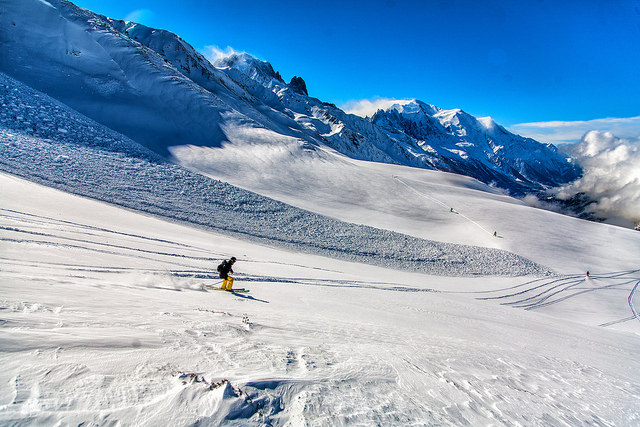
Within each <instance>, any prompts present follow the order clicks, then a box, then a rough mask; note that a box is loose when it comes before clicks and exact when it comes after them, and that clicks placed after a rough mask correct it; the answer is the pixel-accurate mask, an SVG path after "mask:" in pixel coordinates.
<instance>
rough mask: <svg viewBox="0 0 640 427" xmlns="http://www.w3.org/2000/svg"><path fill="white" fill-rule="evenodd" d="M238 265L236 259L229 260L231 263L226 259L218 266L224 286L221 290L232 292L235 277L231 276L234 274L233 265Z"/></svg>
mask: <svg viewBox="0 0 640 427" xmlns="http://www.w3.org/2000/svg"><path fill="white" fill-rule="evenodd" d="M235 263H236V257H233V256H232V257H231V258H229V261H227V260H226V259H225V260H224V261H222V263H221V264H220V265H219V266H218V272H220V278H221V279H222V286H220V289H223V290H226V291H230V290H231V288H232V287H233V277H231V276H230V273H233V268H232V267H233V264H235Z"/></svg>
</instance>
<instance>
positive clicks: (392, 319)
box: [0, 208, 640, 425]
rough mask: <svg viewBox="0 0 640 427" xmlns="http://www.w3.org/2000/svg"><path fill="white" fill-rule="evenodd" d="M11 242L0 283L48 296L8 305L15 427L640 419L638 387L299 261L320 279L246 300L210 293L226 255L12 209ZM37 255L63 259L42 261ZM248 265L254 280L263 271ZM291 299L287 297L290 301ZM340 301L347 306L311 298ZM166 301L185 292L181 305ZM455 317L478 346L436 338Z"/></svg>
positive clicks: (568, 284)
mask: <svg viewBox="0 0 640 427" xmlns="http://www.w3.org/2000/svg"><path fill="white" fill-rule="evenodd" d="M16 235H17V236H20V237H16ZM12 236H13V237H12ZM0 238H1V239H2V240H0V241H1V242H2V243H3V247H4V248H5V249H7V250H6V251H5V254H4V255H3V259H2V266H1V267H0V280H2V282H3V283H5V284H7V285H10V286H11V287H12V289H14V290H13V291H9V293H8V295H11V294H12V293H13V294H17V293H19V292H21V291H20V289H24V290H25V291H26V292H27V295H28V292H29V289H31V288H33V289H47V288H50V289H52V290H54V291H53V292H48V293H47V295H49V296H48V297H47V298H46V299H44V300H43V299H42V297H39V296H38V295H39V293H37V292H39V291H35V292H36V293H32V294H31V297H30V298H29V297H27V298H24V299H21V300H16V299H9V298H7V295H6V294H5V296H4V298H5V299H3V300H0V313H1V314H2V319H3V323H2V324H1V329H0V342H2V348H3V352H4V354H5V355H6V357H3V363H4V364H5V366H6V369H7V370H6V372H12V376H11V377H7V376H6V375H5V376H0V380H2V381H0V383H1V384H3V385H1V386H0V392H1V393H0V395H2V396H5V397H3V398H2V399H0V421H1V422H3V423H8V424H11V423H17V422H21V423H35V424H38V423H47V422H48V421H50V420H58V421H61V422H62V423H69V424H74V423H75V424H79V423H82V422H87V421H90V422H93V423H95V424H111V423H116V422H118V421H121V420H123V419H126V420H127V422H128V423H131V424H137V425H157V424H159V423H160V424H163V423H164V424H166V423H170V424H172V425H191V424H194V423H201V424H212V425H219V424H231V425H233V424H242V425H285V424H287V423H289V424H293V425H305V424H312V425H335V424H338V425H341V424H365V425H405V424H415V423H420V424H428V425H477V424H496V425H514V424H522V425H525V424H531V423H532V422H533V424H538V425H541V424H544V425H563V424H569V425H582V424H591V425H613V424H618V425H625V423H626V422H628V423H629V425H631V424H633V422H634V420H635V421H637V420H638V419H640V418H638V417H639V416H640V415H639V414H638V413H637V411H633V410H632V409H630V408H633V407H634V404H636V403H637V402H638V401H640V389H638V386H637V384H634V383H632V382H629V381H626V380H624V379H620V378H616V377H612V376H611V375H610V374H607V373H606V372H604V371H602V370H601V369H600V368H598V367H594V366H591V365H589V364H586V363H584V362H580V361H579V360H576V359H565V358H563V357H562V356H560V355H558V356H554V355H552V354H545V353H540V352H532V353H531V354H523V353H522V352H521V350H518V349H514V348H512V347H510V346H505V345H500V344H499V343H497V342H496V343H493V344H491V345H488V346H486V348H483V351H482V352H479V351H478V350H477V349H476V348H475V347H474V346H470V345H469V342H470V341H469V340H472V338H471V336H473V335H475V334H477V333H479V332H480V331H482V330H483V328H482V327H479V328H477V329H476V327H475V326H474V325H476V324H477V322H476V321H475V320H474V318H473V316H471V317H466V315H465V314H464V311H463V310H464V306H461V307H460V308H458V309H453V310H452V311H451V312H449V313H445V312H443V311H441V310H442V309H441V308H438V309H436V308H435V307H433V308H432V309H431V310H429V311H426V310H425V308H424V305H423V303H414V302H412V301H414V300H413V299H412V298H409V299H407V298H406V297H410V296H419V295H427V294H425V293H428V295H430V296H435V295H438V294H441V295H446V293H445V292H442V291H435V290H433V289H431V288H426V287H424V288H419V287H415V286H409V285H404V286H401V285H398V284H393V283H386V282H385V281H371V280H361V281H359V280H353V279H328V278H327V279H323V278H322V275H323V274H327V275H331V274H335V273H336V272H335V271H332V270H331V269H317V268H316V267H315V266H313V267H306V268H303V267H304V266H303V265H297V270H298V271H300V270H301V269H302V271H304V270H305V269H306V270H308V271H311V270H313V272H314V275H313V277H303V276H296V275H288V276H282V275H277V274H256V273H245V274H240V273H238V274H237V275H236V277H237V280H238V282H239V283H241V284H242V286H247V287H250V288H251V289H252V293H251V294H250V295H249V298H242V297H240V296H238V295H225V294H224V293H218V292H207V291H206V289H205V288H204V286H203V285H204V284H209V283H211V282H213V281H215V280H217V278H216V275H215V274H213V273H212V270H213V268H214V266H215V262H213V259H212V257H208V256H203V255H205V254H207V253H208V254H210V255H217V254H211V252H209V251H208V250H207V248H206V247H204V246H199V245H197V244H193V243H185V242H182V241H177V240H171V239H167V238H161V237H156V236H154V235H148V234H147V233H146V232H142V231H141V232H139V233H131V232H126V231H120V230H118V229H116V228H113V229H111V228H106V227H104V226H94V225H91V224H90V223H88V222H87V223H85V222H80V221H70V220H59V219H56V218H53V217H52V216H49V215H40V214H35V213H31V212H21V211H19V210H16V209H4V208H2V209H1V210H0ZM70 242H72V243H70ZM153 248H157V249H158V250H153ZM159 248H162V249H159ZM96 251H99V252H98V253H99V254H100V256H99V257H96V256H95V253H96ZM40 253H42V254H55V257H50V258H48V259H45V260H42V259H41V257H40V255H39V254H40ZM16 254H20V255H19V256H17V255H16ZM220 255H222V254H220ZM64 260H67V261H66V262H65V261H64ZM96 261H98V262H96ZM240 262H241V263H243V264H245V263H246V267H247V268H248V267H250V266H251V265H254V264H256V265H258V264H260V263H265V262H266V260H261V259H259V258H249V259H246V260H243V259H240ZM137 265H139V266H140V267H139V268H138V267H136V266H137ZM281 265H282V266H283V267H291V266H293V265H294V264H289V265H288V264H287V263H286V262H282V263H281ZM257 269H259V268H257ZM638 273H639V271H638V270H635V271H621V272H616V273H609V274H598V275H593V276H592V278H591V279H589V280H591V281H593V282H596V283H598V286H596V287H595V288H594V292H596V291H597V292H601V291H603V290H605V289H606V288H608V287H611V288H617V287H620V288H628V287H630V285H629V283H631V282H630V278H631V277H634V276H635V277H637V275H638ZM513 280H517V279H513ZM579 280H580V278H579V277H577V276H572V277H560V278H558V277H555V278H552V277H547V278H544V277H543V278H537V279H533V280H531V279H526V281H523V282H522V283H519V284H517V285H515V286H511V287H509V288H502V289H498V290H487V291H477V292H476V293H478V294H480V295H482V296H480V298H483V301H484V303H485V304H487V305H490V304H492V302H493V301H500V302H505V301H507V302H510V303H515V304H512V305H514V306H516V307H520V306H522V307H520V308H521V309H522V308H530V307H526V306H523V304H524V305H526V304H525V302H526V303H527V304H532V303H533V302H534V300H529V296H528V295H529V294H536V295H537V294H542V293H543V291H548V293H549V294H553V298H556V299H561V298H564V297H565V296H566V295H563V294H562V292H565V293H575V295H573V294H571V297H572V298H579V297H580V295H581V294H580V293H576V292H579V291H580V290H579V289H577V288H578V287H579V286H577V283H576V282H578V281H579ZM583 282H584V280H583ZM14 287H15V288H14ZM280 287H286V288H287V291H286V292H287V294H289V297H288V298H286V299H284V300H279V298H278V297H277V291H276V290H277V289H278V288H280ZM298 289H299V290H298ZM333 290H339V293H338V295H339V296H338V297H336V298H337V299H335V300H333V301H331V302H323V300H322V298H318V299H317V300H316V298H315V297H317V296H319V295H328V294H326V292H333ZM167 292H172V293H174V294H175V295H176V297H175V298H171V300H173V302H172V303H170V304H167V300H166V297H165V296H164V295H166V294H167ZM361 292H368V293H370V294H369V295H371V298H368V299H367V305H366V306H363V307H360V308H358V306H354V307H352V308H351V309H352V310H353V309H355V310H364V312H363V313H365V314H361V315H358V316H356V317H354V318H351V317H349V316H348V315H347V316H345V315H344V314H343V313H342V308H341V307H340V306H339V304H340V301H341V300H342V299H344V298H345V297H343V296H342V295H351V296H355V295H357V293H361ZM371 292H375V293H389V292H392V293H393V294H394V295H398V296H401V297H402V300H401V301H403V302H402V303H401V305H397V306H394V308H393V309H391V310H390V309H389V308H388V307H387V308H386V310H385V307H386V306H387V304H389V302H390V299H389V298H384V297H382V298H379V297H374V295H376V294H371ZM69 294H73V295H74V298H68V296H67V295H69ZM267 295H268V296H267ZM114 296H115V297H117V298H118V299H119V301H120V302H119V303H118V304H116V305H114V306H110V305H108V304H105V303H104V302H103V301H102V299H103V298H106V299H107V301H109V298H111V299H113V298H114ZM471 296H472V297H475V296H474V295H473V294H471ZM544 296H547V295H546V294H545V295H540V296H539V297H537V298H539V299H542V298H543V297H544ZM346 298H347V299H349V297H346ZM305 299H311V300H312V301H314V302H313V303H312V304H329V306H331V305H333V304H336V305H338V306H337V307H336V308H335V309H333V310H334V311H335V315H334V316H328V317H327V316H326V315H318V316H317V315H314V310H309V309H307V308H305V306H304V301H305ZM296 300H298V303H297V304H294V303H293V301H296ZM525 300H526V301H525ZM260 301H262V302H266V303H267V304H255V303H257V302H260ZM554 301H555V300H554ZM550 302H552V299H551V298H547V299H546V300H545V301H540V304H541V305H540V307H534V308H540V309H544V308H545V306H546V305H548V303H550ZM559 302H560V301H558V303H559ZM394 304H398V303H397V302H395V303H394ZM403 304H404V305H403ZM369 305H371V307H369ZM436 305H437V303H436ZM259 306H261V307H266V308H259ZM270 306H273V308H269V307H270ZM265 309H266V310H274V314H270V315H269V314H268V313H269V312H268V311H267V312H265V311H262V310H265ZM150 313H153V314H152V315H150ZM275 313H277V314H275ZM369 316H371V317H370V320H367V319H368V318H369ZM416 316H419V317H416ZM420 316H428V317H427V319H429V320H428V323H427V324H428V325H429V327H427V328H424V327H421V326H418V325H419V324H418V325H416V326H413V325H412V323H413V322H412V321H409V322H408V323H407V321H406V320H405V318H409V319H414V320H413V321H418V319H420V318H421V317H420ZM422 321H423V322H424V321H425V320H422ZM461 321H462V322H463V323H464V324H465V326H464V329H472V330H471V331H470V332H469V334H470V336H469V337H465V336H451V335H450V334H449V333H448V332H445V333H444V334H443V333H437V332H435V331H437V330H438V326H437V325H438V323H439V322H442V324H443V325H444V326H443V327H444V329H443V330H444V331H447V330H448V329H449V328H450V327H451V324H452V322H453V323H454V324H455V323H458V322H461ZM387 322H388V325H389V327H384V326H381V325H384V324H385V323H387ZM457 327H458V328H459V327H460V326H457ZM405 329H406V330H407V332H402V331H404V330H405ZM399 336H402V337H403V338H402V339H399ZM45 337H47V338H46V339H45ZM576 345H578V344H576ZM579 345H586V346H589V345H591V344H590V341H588V340H587V341H586V343H584V344H579ZM593 345H596V344H593ZM580 351H582V350H580ZM580 351H578V352H580ZM12 354H16V355H17V354H19V355H20V358H18V359H16V358H12V357H11V355H12ZM167 354H170V355H171V358H169V359H167V357H166V356H165V355H167ZM168 360H169V361H168ZM78 390H82V393H79V392H78ZM602 396H607V398H606V400H604V401H603V400H602ZM522 402H526V409H523V408H522Z"/></svg>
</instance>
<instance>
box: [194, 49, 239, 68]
mask: <svg viewBox="0 0 640 427" xmlns="http://www.w3.org/2000/svg"><path fill="white" fill-rule="evenodd" d="M200 53H202V54H203V55H204V57H205V58H207V59H208V60H209V62H211V63H212V64H215V63H216V61H219V60H221V59H224V58H227V57H229V56H231V55H235V54H241V53H244V52H238V51H236V50H234V49H233V48H232V47H230V46H227V47H226V49H221V48H219V47H218V46H205V47H204V49H202V51H201V52H200Z"/></svg>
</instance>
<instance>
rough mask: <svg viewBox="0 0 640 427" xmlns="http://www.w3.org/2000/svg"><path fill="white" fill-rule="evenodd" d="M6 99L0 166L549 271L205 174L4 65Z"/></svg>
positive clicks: (151, 205)
mask: <svg viewBox="0 0 640 427" xmlns="http://www.w3.org/2000/svg"><path fill="white" fill-rule="evenodd" d="M0 100H1V101H2V105H3V109H2V110H1V111H0V170H4V171H7V172H10V173H13V174H16V175H19V176H23V177H25V178H28V179H32V180H35V181H37V182H41V183H45V184H48V185H53V186H56V187H58V188H61V189H64V190H65V191H69V192H73V193H76V194H82V195H86V196H90V197H93V198H97V199H100V200H105V201H108V202H111V203H115V204H118V205H121V206H125V207H128V208H132V209H136V210H140V211H144V212H148V213H151V214H156V215H161V216H164V217H168V218H172V219H176V220H181V221H189V222H190V223H197V224H200V225H202V226H205V227H208V228H212V229H216V230H219V231H224V232H227V233H229V234H233V235H240V236H245V237H248V238H251V239H253V240H262V241H266V242H268V243H270V244H276V245H280V246H285V247H288V248H292V249H295V250H299V251H303V252H311V253H316V254H324V255H328V256H332V257H334V258H342V259H354V260H356V259H357V260H359V261H362V262H368V263H372V264H378V265H386V266H392V265H395V266H398V267H403V268H407V269H411V270H416V271H424V272H427V271H428V272H431V273H434V274H446V275H473V274H498V275H522V274H534V273H536V274H547V273H549V270H548V269H547V268H545V267H543V266H540V265H538V264H536V263H533V262H531V261H529V260H527V259H525V258H523V257H520V256H518V255H515V254H512V253H508V252H505V251H501V250H496V249H487V248H480V247H472V246H467V245H459V244H451V243H447V242H435V241H427V240H423V239H419V238H415V237H411V236H409V235H403V234H399V233H395V232H392V231H388V230H381V229H375V228H372V227H369V226H365V225H356V224H349V223H345V222H341V221H338V220H335V219H332V218H328V217H324V216H322V215H318V214H314V213H312V212H309V211H304V210H302V209H298V208H294V207H293V206H289V205H286V204H284V203H281V202H278V201H276V200H273V199H269V198H266V197H263V196H260V195H258V194H255V193H252V192H249V191H246V190H242V189H240V188H237V187H233V186H231V185H229V184H227V183H224V182H220V181H215V180H212V179H209V178H206V177H204V176H202V175H199V174H196V173H193V172H190V171H188V170H186V169H184V168H181V167H179V166H176V165H174V164H171V163H169V162H167V161H166V160H163V159H162V158H160V157H159V156H157V155H155V154H153V153H151V152H149V151H148V150H146V149H144V148H143V147H140V146H139V145H138V144H137V143H135V142H134V141H131V140H129V139H128V138H125V137H123V136H122V135H119V134H117V133H115V132H113V131H110V130H108V129H105V128H104V127H103V126H101V125H99V124H98V123H96V122H93V121H91V120H89V119H87V118H86V117H83V116H81V115H79V114H78V113H76V112H75V111H73V110H70V109H68V108H65V107H64V106H62V105H60V104H58V103H56V102H55V101H53V100H52V99H50V98H49V97H47V96H45V95H43V94H38V93H37V92H35V91H33V90H31V89H29V88H28V87H25V86H24V85H22V84H20V83H18V82H16V81H15V80H13V79H11V78H9V77H7V76H5V75H3V74H1V73H0ZM354 246H357V249H356V248H354Z"/></svg>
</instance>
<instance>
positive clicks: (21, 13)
mask: <svg viewBox="0 0 640 427" xmlns="http://www.w3.org/2000/svg"><path fill="white" fill-rule="evenodd" d="M3 8H4V10H3V13H2V15H0V42H1V43H0V55H1V56H2V57H3V58H8V60H3V61H2V62H0V71H2V72H5V73H7V74H8V75H10V76H12V77H14V78H16V79H18V80H20V81H22V82H23V83H26V84H27V85H29V86H31V87H34V88H35V89H37V90H40V91H42V92H44V93H46V94H48V95H50V96H52V97H53V98H56V99H58V100H59V101H61V102H63V103H65V104H67V105H69V106H70V107H72V108H74V109H75V110H77V111H79V112H81V113H83V114H85V115H86V116H88V117H90V118H92V119H94V120H96V121H98V122H100V123H102V124H104V125H106V126H108V127H109V128H111V129H113V130H116V131H118V132H121V133H123V134H125V135H127V136H129V137H130V138H132V139H133V140H135V141H137V142H139V143H141V144H142V145H145V146H147V147H148V148H151V149H152V150H154V151H156V152H158V153H160V154H162V155H165V156H168V157H172V158H173V160H174V161H177V162H178V163H181V159H180V157H179V156H177V155H176V152H177V151H176V150H172V149H171V147H180V146H204V147H223V146H226V145H229V144H231V145H234V144H236V143H238V141H243V142H246V137H247V133H246V132H247V129H250V130H251V132H253V133H254V134H255V132H256V130H260V135H261V137H260V138H259V139H260V141H258V142H261V143H268V144H270V145H273V144H285V145H287V144H290V143H291V142H292V141H297V143H298V144H301V145H302V146H304V147H306V149H307V150H311V151H314V147H320V146H329V147H331V148H332V149H335V150H337V151H339V152H340V153H343V154H345V155H346V156H349V157H351V158H354V159H360V160H368V161H377V162H385V163H394V164H399V165H408V166H415V167H421V168H428V169H437V170H443V171H448V172H454V173H457V174H463V175H468V176H471V177H474V178H477V179H478V180H480V181H483V182H485V183H489V184H491V185H495V186H497V187H500V188H503V189H506V190H508V191H509V192H510V193H511V194H513V195H522V194H525V193H527V192H535V191H539V190H543V189H545V188H548V187H554V186H558V185H561V184H564V183H567V182H570V181H572V180H574V179H576V178H578V177H579V176H580V174H581V171H580V168H579V167H578V166H576V165H575V164H573V163H572V162H571V161H570V160H569V159H567V158H566V157H564V156H562V155H561V154H560V153H559V152H558V150H557V149H556V148H555V147H554V146H552V145H550V144H541V143H539V142H537V141H535V140H533V139H530V138H523V137H521V136H518V135H514V134H512V133H510V132H509V131H507V130H506V129H505V128H503V127H502V126H500V125H498V124H496V123H495V122H494V121H493V120H491V119H489V118H484V119H477V118H475V117H473V116H471V115H470V114H467V113H465V112H464V111H462V110H458V109H456V110H443V109H440V108H438V107H435V106H433V105H429V104H426V103H423V102H421V101H418V100H413V101H410V102H405V103H399V104H397V105H394V106H392V107H391V108H388V109H387V110H384V111H378V112H377V113H376V114H375V115H374V116H373V117H371V118H362V117H358V116H355V115H352V114H347V113H345V112H344V111H342V110H341V109H339V108H338V107H336V106H335V105H333V104H329V103H326V102H322V101H321V100H319V99H316V98H313V97H310V96H308V91H307V87H306V83H305V81H304V80H303V79H302V78H301V77H298V76H296V77H294V78H292V79H291V81H290V83H288V84H287V83H286V82H285V80H284V79H283V78H282V76H281V75H280V74H279V73H278V72H277V71H276V70H274V68H273V66H272V65H271V64H269V63H268V62H265V61H261V60H259V59H257V58H254V57H252V56H251V55H249V54H246V53H242V54H233V55H231V56H229V57H226V58H223V59H220V60H218V61H217V62H216V63H215V64H211V63H210V62H209V61H208V60H207V59H206V58H205V57H204V56H203V55H201V54H200V53H198V52H197V51H196V50H195V49H193V47H192V46H190V45H189V44H188V43H187V42H186V41H184V40H182V39H181V38H180V37H179V36H177V35H175V34H173V33H171V32H169V31H165V30H158V29H153V28H149V27H146V26H144V25H140V24H136V23H133V22H129V21H117V20H113V19H110V18H107V17H105V16H101V15H98V14H95V13H93V12H90V11H88V10H85V9H82V8H79V7H77V6H75V5H74V4H72V3H70V2H68V1H66V0H49V1H40V0H8V1H6V2H3ZM242 135H245V136H244V138H245V139H244V140H243V139H242V138H243V136H242ZM254 142H256V141H253V140H252V143H254Z"/></svg>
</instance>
